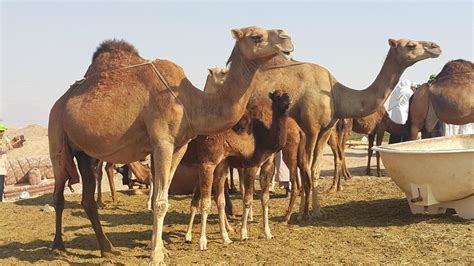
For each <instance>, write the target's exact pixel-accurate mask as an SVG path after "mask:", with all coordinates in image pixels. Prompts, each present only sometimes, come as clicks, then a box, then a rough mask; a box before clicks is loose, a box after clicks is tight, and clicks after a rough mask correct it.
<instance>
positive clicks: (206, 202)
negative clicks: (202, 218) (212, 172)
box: [201, 198, 211, 213]
mask: <svg viewBox="0 0 474 266" xmlns="http://www.w3.org/2000/svg"><path fill="white" fill-rule="evenodd" d="M210 211H211V199H210V198H209V199H202V200H201V212H206V213H209V212H210Z"/></svg>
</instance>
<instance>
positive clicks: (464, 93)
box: [409, 59, 474, 140]
mask: <svg viewBox="0 0 474 266" xmlns="http://www.w3.org/2000/svg"><path fill="white" fill-rule="evenodd" d="M473 84H474V64H473V63H472V62H470V61H467V60H463V59H457V60H453V61H450V62H448V63H446V64H445V65H444V67H443V69H442V70H441V72H440V73H439V74H438V75H437V78H436V79H435V80H434V81H433V82H428V83H424V84H422V85H420V87H419V88H418V89H417V90H416V92H415V94H414V95H413V100H412V104H411V105H410V114H409V116H410V120H411V121H410V140H415V139H416V137H417V136H418V132H419V131H420V130H422V129H423V131H422V133H423V134H424V135H426V132H429V131H431V129H432V128H433V127H434V125H435V124H436V121H437V120H438V119H439V120H441V121H443V122H445V123H448V124H455V125H463V124H468V123H474V96H473V95H474V85H473Z"/></svg>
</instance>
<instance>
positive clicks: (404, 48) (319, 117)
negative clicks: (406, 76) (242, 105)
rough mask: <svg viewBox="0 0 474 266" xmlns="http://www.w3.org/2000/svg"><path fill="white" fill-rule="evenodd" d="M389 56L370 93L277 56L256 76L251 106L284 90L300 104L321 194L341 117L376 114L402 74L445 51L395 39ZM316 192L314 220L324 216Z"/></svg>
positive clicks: (295, 108)
mask: <svg viewBox="0 0 474 266" xmlns="http://www.w3.org/2000/svg"><path fill="white" fill-rule="evenodd" d="M388 43H389V46H390V48H389V51H388V54H387V57H386V59H385V62H384V64H383V66H382V69H381V70H380V73H379V74H378V75H377V78H376V79H375V81H374V82H373V83H372V84H371V85H370V86H369V87H368V88H366V89H365V90H354V89H350V88H348V87H346V86H344V85H342V84H341V83H339V82H338V81H337V80H336V78H335V77H334V76H332V75H331V73H330V72H329V71H328V70H327V69H325V68H323V67H321V66H319V65H316V64H310V63H302V62H296V61H290V62H288V61H284V58H283V57H281V56H277V57H274V58H272V60H269V61H267V62H266V63H265V64H263V65H262V66H261V69H260V71H259V73H258V74H257V75H256V76H255V80H254V82H255V83H254V84H255V85H256V87H257V89H256V90H255V91H254V92H253V94H252V97H251V98H250V101H249V104H254V103H256V102H258V101H261V100H262V99H264V98H265V97H266V95H267V94H268V92H269V91H271V90H272V89H273V88H275V87H278V88H282V89H283V90H285V91H287V92H288V93H289V94H290V97H291V99H292V100H293V102H294V104H293V105H292V107H291V108H290V110H289V113H290V116H291V117H292V118H294V119H295V120H296V121H297V122H298V124H299V126H300V127H301V128H302V129H303V131H304V133H305V134H306V137H307V144H306V149H305V153H306V158H307V163H308V164H309V166H310V169H311V178H312V179H313V182H312V190H313V192H316V191H317V189H318V178H319V175H320V169H321V162H322V154H323V153H322V151H323V147H324V145H325V144H326V143H327V141H328V138H329V136H330V133H331V128H332V127H333V125H334V124H335V123H336V122H337V120H338V119H341V118H357V117H364V116H367V115H369V114H371V113H373V112H375V111H376V110H377V109H378V108H379V107H380V106H381V105H382V104H383V102H384V101H385V100H386V99H387V97H388V96H389V94H390V92H391V91H392V90H393V88H394V87H395V85H396V84H397V82H398V80H399V79H400V76H401V75H402V73H403V72H404V71H405V69H407V68H408V67H410V66H411V65H413V64H415V63H416V62H418V61H421V60H424V59H428V58H436V57H438V56H439V55H440V54H441V49H440V47H439V46H438V45H437V44H435V43H433V42H428V41H414V40H407V39H400V40H394V39H389V41H388ZM316 195H317V193H313V200H312V205H313V210H312V214H313V216H320V215H322V213H321V212H320V209H319V208H318V206H317V199H316Z"/></svg>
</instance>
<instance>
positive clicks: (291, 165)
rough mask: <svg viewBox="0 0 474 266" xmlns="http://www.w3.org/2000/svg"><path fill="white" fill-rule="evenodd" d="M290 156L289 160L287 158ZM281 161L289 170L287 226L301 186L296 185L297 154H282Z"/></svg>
mask: <svg viewBox="0 0 474 266" xmlns="http://www.w3.org/2000/svg"><path fill="white" fill-rule="evenodd" d="M290 156H291V158H289V157H290ZM283 161H284V162H285V164H286V165H287V166H288V169H289V170H290V182H291V194H290V202H289V204H288V209H287V211H286V214H285V223H287V224H288V222H289V221H290V218H291V212H292V210H293V206H294V204H295V200H296V197H297V196H298V194H299V193H300V190H301V186H299V185H298V165H297V154H295V153H293V152H292V154H291V155H290V154H286V152H283Z"/></svg>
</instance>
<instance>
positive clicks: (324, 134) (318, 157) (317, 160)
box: [311, 128, 331, 217]
mask: <svg viewBox="0 0 474 266" xmlns="http://www.w3.org/2000/svg"><path fill="white" fill-rule="evenodd" d="M330 136H331V130H330V128H329V129H327V130H326V131H321V132H320V133H319V136H318V140H317V143H316V148H315V150H314V155H313V162H312V169H311V178H312V179H313V183H312V185H313V212H312V215H313V216H314V217H322V216H324V212H323V211H322V210H321V207H320V205H319V201H318V179H319V176H320V173H321V165H322V161H323V160H322V159H323V150H324V146H325V145H326V143H327V142H328V139H329V137H330Z"/></svg>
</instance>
